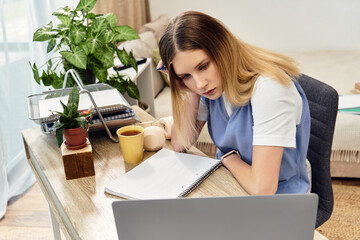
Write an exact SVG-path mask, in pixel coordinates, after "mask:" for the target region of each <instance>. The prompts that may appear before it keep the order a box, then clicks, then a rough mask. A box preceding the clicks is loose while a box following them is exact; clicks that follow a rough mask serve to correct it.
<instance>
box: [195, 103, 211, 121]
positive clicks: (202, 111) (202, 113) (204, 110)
mask: <svg viewBox="0 0 360 240" xmlns="http://www.w3.org/2000/svg"><path fill="white" fill-rule="evenodd" d="M208 115H209V109H208V106H207V105H206V103H205V100H204V98H203V97H201V98H200V103H199V110H198V115H197V120H199V121H204V122H205V121H207V119H208Z"/></svg>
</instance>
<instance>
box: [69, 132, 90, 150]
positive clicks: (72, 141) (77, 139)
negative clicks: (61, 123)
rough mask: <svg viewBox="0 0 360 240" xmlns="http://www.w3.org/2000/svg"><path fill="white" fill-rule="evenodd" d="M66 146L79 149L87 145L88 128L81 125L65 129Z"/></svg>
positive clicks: (70, 148)
mask: <svg viewBox="0 0 360 240" xmlns="http://www.w3.org/2000/svg"><path fill="white" fill-rule="evenodd" d="M63 134H64V138H65V142H64V143H65V146H66V148H67V149H69V150H77V149H81V148H83V147H85V146H86V140H87V139H86V136H87V130H86V129H83V128H81V127H78V128H71V129H64V132H63Z"/></svg>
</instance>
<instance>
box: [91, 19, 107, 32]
mask: <svg viewBox="0 0 360 240" xmlns="http://www.w3.org/2000/svg"><path fill="white" fill-rule="evenodd" d="M108 24H109V23H108V22H107V21H106V19H105V18H96V19H95V21H93V22H92V23H91V31H92V33H98V32H100V31H103V30H104V29H106V28H107V25H108Z"/></svg>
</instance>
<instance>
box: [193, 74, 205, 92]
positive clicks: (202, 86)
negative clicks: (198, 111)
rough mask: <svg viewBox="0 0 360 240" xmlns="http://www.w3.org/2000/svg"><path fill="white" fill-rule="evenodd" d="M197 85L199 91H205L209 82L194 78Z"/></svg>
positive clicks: (197, 77)
mask: <svg viewBox="0 0 360 240" xmlns="http://www.w3.org/2000/svg"><path fill="white" fill-rule="evenodd" d="M194 79H195V84H196V88H197V89H200V90H201V89H205V87H206V84H207V81H206V80H205V79H204V78H201V77H199V76H194Z"/></svg>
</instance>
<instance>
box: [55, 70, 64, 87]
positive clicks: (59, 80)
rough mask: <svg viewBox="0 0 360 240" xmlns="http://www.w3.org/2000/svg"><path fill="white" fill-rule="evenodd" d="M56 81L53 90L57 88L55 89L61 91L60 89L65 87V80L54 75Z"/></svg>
mask: <svg viewBox="0 0 360 240" xmlns="http://www.w3.org/2000/svg"><path fill="white" fill-rule="evenodd" d="M54 75H55V76H54V81H53V84H52V86H53V88H55V89H60V88H62V87H63V83H64V78H61V77H59V76H58V75H56V74H55V73H54Z"/></svg>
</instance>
